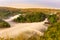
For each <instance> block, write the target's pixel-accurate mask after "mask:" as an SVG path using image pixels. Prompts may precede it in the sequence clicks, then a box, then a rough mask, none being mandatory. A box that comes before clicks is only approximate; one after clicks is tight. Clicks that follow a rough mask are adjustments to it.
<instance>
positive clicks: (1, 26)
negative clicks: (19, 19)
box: [0, 20, 10, 28]
mask: <svg viewBox="0 0 60 40" xmlns="http://www.w3.org/2000/svg"><path fill="white" fill-rule="evenodd" d="M7 27H10V24H8V23H7V22H5V21H3V20H0V28H7Z"/></svg>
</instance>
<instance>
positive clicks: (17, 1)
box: [0, 0, 60, 8]
mask: <svg viewBox="0 0 60 40" xmlns="http://www.w3.org/2000/svg"><path fill="white" fill-rule="evenodd" d="M0 6H10V7H18V8H29V7H31V8H32V7H33V8H34V7H36V8H39V7H49V8H60V0H0Z"/></svg>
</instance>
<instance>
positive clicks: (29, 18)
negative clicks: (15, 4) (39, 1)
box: [14, 13, 46, 23]
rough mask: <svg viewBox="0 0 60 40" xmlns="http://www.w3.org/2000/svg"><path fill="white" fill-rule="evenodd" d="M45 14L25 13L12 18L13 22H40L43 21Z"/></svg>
mask: <svg viewBox="0 0 60 40" xmlns="http://www.w3.org/2000/svg"><path fill="white" fill-rule="evenodd" d="M45 18H46V15H45V14H44V13H32V14H31V13H27V14H25V15H23V14H22V15H21V16H19V17H18V18H17V19H14V21H15V22H22V23H24V22H40V21H44V20H45Z"/></svg>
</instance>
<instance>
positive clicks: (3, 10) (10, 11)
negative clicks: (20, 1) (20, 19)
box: [0, 7, 20, 18]
mask: <svg viewBox="0 0 60 40" xmlns="http://www.w3.org/2000/svg"><path fill="white" fill-rule="evenodd" d="M19 13H20V10H19V9H16V8H9V7H0V18H9V17H10V16H14V15H16V14H19Z"/></svg>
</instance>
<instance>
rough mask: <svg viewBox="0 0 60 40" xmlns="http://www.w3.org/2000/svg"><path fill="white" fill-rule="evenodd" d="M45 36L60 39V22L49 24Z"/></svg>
mask: <svg viewBox="0 0 60 40" xmlns="http://www.w3.org/2000/svg"><path fill="white" fill-rule="evenodd" d="M43 37H44V39H45V40H60V23H55V24H54V25H51V26H49V28H48V30H47V31H46V32H45V34H44V36H43ZM43 37H42V39H43Z"/></svg>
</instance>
